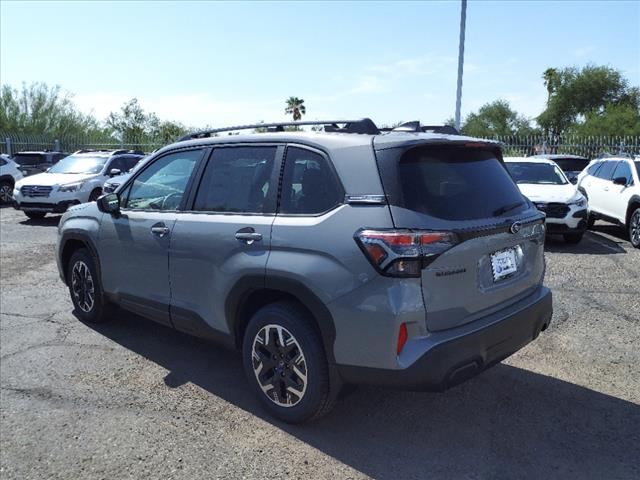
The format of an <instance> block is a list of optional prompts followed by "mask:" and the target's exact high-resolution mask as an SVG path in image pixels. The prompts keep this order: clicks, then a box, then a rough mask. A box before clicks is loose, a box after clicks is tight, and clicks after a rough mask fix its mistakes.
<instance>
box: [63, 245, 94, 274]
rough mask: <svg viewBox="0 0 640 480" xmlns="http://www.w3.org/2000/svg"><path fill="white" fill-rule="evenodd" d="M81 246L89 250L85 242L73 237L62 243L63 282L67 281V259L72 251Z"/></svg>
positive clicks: (69, 258)
mask: <svg viewBox="0 0 640 480" xmlns="http://www.w3.org/2000/svg"><path fill="white" fill-rule="evenodd" d="M81 248H86V249H87V250H89V249H88V247H87V244H86V243H84V242H83V241H82V240H76V239H75V238H72V239H69V240H67V241H66V242H65V244H64V247H63V248H62V255H61V261H62V274H63V275H64V278H65V283H66V281H67V270H68V269H69V260H71V255H73V252H75V251H77V250H79V249H81ZM89 253H91V252H89Z"/></svg>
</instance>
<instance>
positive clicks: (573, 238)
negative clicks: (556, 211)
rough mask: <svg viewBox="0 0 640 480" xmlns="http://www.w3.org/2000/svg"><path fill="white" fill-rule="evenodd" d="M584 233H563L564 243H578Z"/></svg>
mask: <svg viewBox="0 0 640 480" xmlns="http://www.w3.org/2000/svg"><path fill="white" fill-rule="evenodd" d="M583 235H584V233H566V234H565V235H564V241H565V242H566V243H570V244H572V245H575V244H577V243H580V241H581V240H582V237H583Z"/></svg>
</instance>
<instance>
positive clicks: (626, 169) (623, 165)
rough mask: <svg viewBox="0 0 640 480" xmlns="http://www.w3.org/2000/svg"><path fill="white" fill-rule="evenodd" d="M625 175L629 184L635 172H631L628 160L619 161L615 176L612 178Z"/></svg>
mask: <svg viewBox="0 0 640 480" xmlns="http://www.w3.org/2000/svg"><path fill="white" fill-rule="evenodd" d="M618 177H624V178H625V179H626V180H627V185H628V184H630V183H631V182H632V181H633V174H632V173H631V167H630V166H629V164H628V163H627V162H619V163H618V166H617V167H616V169H615V171H614V172H613V176H612V177H611V178H618Z"/></svg>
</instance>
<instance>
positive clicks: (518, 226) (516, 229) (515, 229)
mask: <svg viewBox="0 0 640 480" xmlns="http://www.w3.org/2000/svg"><path fill="white" fill-rule="evenodd" d="M521 228H522V224H521V223H520V222H513V223H512V224H511V227H509V231H510V232H511V233H513V234H514V235H515V234H516V233H518V232H519V231H520V229H521Z"/></svg>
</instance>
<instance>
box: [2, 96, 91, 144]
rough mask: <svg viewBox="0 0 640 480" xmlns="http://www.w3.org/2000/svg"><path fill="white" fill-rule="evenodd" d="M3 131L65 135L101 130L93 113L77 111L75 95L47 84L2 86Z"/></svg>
mask: <svg viewBox="0 0 640 480" xmlns="http://www.w3.org/2000/svg"><path fill="white" fill-rule="evenodd" d="M0 130H5V131H14V132H15V131H17V132H21V133H26V134H32V135H45V134H46V135H47V136H52V137H62V136H65V135H81V134H91V133H98V132H101V128H100V125H99V124H98V122H97V120H96V119H95V118H94V117H93V116H92V115H86V114H84V113H81V112H80V111H78V110H77V109H76V107H75V105H74V104H73V101H72V95H71V94H70V93H68V92H65V91H63V90H62V89H61V88H60V87H59V86H57V85H56V86H54V87H48V86H47V84H45V83H32V84H30V85H27V84H24V83H23V84H22V88H21V89H20V90H18V89H16V88H12V87H11V86H9V85H2V87H1V88H0Z"/></svg>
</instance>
